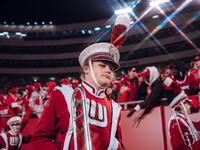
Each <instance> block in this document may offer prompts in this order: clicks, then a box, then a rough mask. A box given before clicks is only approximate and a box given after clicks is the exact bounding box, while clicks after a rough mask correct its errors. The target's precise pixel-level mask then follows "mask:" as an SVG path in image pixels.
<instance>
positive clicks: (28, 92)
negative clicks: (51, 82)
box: [24, 85, 33, 101]
mask: <svg viewBox="0 0 200 150" xmlns="http://www.w3.org/2000/svg"><path fill="white" fill-rule="evenodd" d="M24 89H25V95H24V98H25V99H27V100H29V101H30V98H31V94H32V92H33V86H32V85H27V86H26V87H24Z"/></svg>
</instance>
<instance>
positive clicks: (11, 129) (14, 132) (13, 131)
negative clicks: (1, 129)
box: [10, 126, 17, 135]
mask: <svg viewBox="0 0 200 150" xmlns="http://www.w3.org/2000/svg"><path fill="white" fill-rule="evenodd" d="M10 132H12V133H13V134H14V135H16V134H17V132H16V131H15V130H13V128H12V126H10Z"/></svg>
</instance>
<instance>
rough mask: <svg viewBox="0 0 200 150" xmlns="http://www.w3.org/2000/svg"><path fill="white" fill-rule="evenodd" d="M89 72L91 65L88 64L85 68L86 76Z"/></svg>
mask: <svg viewBox="0 0 200 150" xmlns="http://www.w3.org/2000/svg"><path fill="white" fill-rule="evenodd" d="M89 70H90V67H89V65H87V64H86V65H84V66H83V71H84V73H85V74H88V73H89Z"/></svg>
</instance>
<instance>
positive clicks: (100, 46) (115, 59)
mask: <svg viewBox="0 0 200 150" xmlns="http://www.w3.org/2000/svg"><path fill="white" fill-rule="evenodd" d="M119 58H120V54H119V51H118V49H117V48H116V47H115V46H114V45H113V44H110V43H106V42H100V43H95V44H92V45H90V46H88V47H86V48H85V49H84V50H83V51H82V52H81V53H80V55H79V63H80V65H81V67H83V66H84V65H85V64H86V63H88V62H89V61H90V60H91V61H95V60H103V61H109V62H111V63H112V64H113V67H114V69H115V70H117V69H119Z"/></svg>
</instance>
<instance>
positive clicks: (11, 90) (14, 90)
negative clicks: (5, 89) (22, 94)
mask: <svg viewBox="0 0 200 150" xmlns="http://www.w3.org/2000/svg"><path fill="white" fill-rule="evenodd" d="M17 90H18V88H17V87H14V88H12V89H10V90H9V93H13V92H17Z"/></svg>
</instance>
